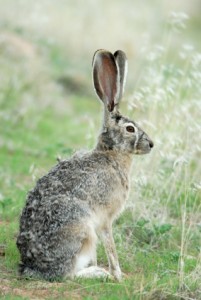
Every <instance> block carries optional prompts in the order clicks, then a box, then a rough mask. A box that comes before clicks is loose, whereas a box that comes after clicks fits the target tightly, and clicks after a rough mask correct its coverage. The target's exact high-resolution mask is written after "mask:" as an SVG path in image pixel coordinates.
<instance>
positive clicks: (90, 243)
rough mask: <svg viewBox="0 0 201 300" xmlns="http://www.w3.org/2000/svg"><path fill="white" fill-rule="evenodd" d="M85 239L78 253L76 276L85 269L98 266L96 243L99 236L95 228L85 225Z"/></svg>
mask: <svg viewBox="0 0 201 300" xmlns="http://www.w3.org/2000/svg"><path fill="white" fill-rule="evenodd" d="M84 227H85V233H86V235H85V238H84V239H83V240H82V246H81V248H80V251H79V252H78V253H77V255H76V257H75V268H74V274H75V275H76V274H77V272H79V271H81V270H83V269H84V268H86V267H88V266H90V265H92V266H96V265H97V257H96V243H97V236H96V233H95V230H94V228H93V226H91V225H90V224H87V225H86V224H85V226H84Z"/></svg>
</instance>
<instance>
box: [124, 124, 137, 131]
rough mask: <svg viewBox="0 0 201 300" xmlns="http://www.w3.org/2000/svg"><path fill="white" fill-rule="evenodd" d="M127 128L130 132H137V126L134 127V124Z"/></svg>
mask: <svg viewBox="0 0 201 300" xmlns="http://www.w3.org/2000/svg"><path fill="white" fill-rule="evenodd" d="M126 130H127V131H128V132H135V128H134V127H133V126H131V125H130V126H127V127H126Z"/></svg>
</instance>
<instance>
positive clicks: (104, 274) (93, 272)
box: [76, 266, 112, 279]
mask: <svg viewBox="0 0 201 300" xmlns="http://www.w3.org/2000/svg"><path fill="white" fill-rule="evenodd" d="M76 277H81V278H109V279H112V276H111V274H110V273H109V272H108V271H106V270H105V269H103V268H100V267H97V266H91V267H88V268H85V269H83V270H81V271H79V272H77V274H76Z"/></svg>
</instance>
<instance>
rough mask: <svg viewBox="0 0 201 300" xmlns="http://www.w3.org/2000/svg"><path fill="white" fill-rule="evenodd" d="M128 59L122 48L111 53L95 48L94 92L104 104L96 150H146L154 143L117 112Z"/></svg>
mask: <svg viewBox="0 0 201 300" xmlns="http://www.w3.org/2000/svg"><path fill="white" fill-rule="evenodd" d="M126 74H127V59H126V55H125V53H124V52H123V51H121V50H118V51H116V52H115V53H114V54H112V53H110V52H108V51H106V50H98V51H96V52H95V54H94V58H93V81H94V87H95V90H96V93H97V95H98V97H99V99H100V100H101V101H102V102H103V104H104V120H103V129H102V132H101V134H100V136H99V141H98V145H97V148H98V149H99V150H117V151H123V152H127V153H133V154H146V153H149V152H150V150H151V148H153V146H154V144H153V142H152V140H151V139H150V138H149V137H148V135H147V134H146V133H145V132H144V131H143V130H142V129H141V128H140V127H139V126H138V125H137V124H136V123H135V122H134V121H132V120H130V119H128V118H127V117H124V116H122V115H121V114H120V112H119V103H120V100H121V98H122V94H123V91H124V85H125V80H126Z"/></svg>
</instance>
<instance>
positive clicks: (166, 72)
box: [0, 0, 201, 300]
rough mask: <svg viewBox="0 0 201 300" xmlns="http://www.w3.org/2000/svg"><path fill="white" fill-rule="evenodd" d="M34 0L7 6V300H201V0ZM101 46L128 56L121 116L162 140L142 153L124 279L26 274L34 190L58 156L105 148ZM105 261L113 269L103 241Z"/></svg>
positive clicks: (3, 269) (3, 181) (0, 268)
mask: <svg viewBox="0 0 201 300" xmlns="http://www.w3.org/2000/svg"><path fill="white" fill-rule="evenodd" d="M27 2H29V4H30V5H31V9H32V10H31V13H30V7H29V5H28V4H27ZM27 2H26V1H15V2H14V1H11V0H9V1H7V4H5V2H4V5H2V3H3V1H0V3H1V5H2V10H1V12H0V16H1V22H0V66H1V67H0V298H1V299H153V300H157V299H167V300H169V299H170V300H171V299H196V300H199V299H201V159H200V158H201V84H200V83H201V52H200V46H201V44H200V41H199V38H198V37H199V30H198V28H199V29H200V27H201V25H200V24H201V23H200V21H199V17H198V15H197V12H198V11H199V8H200V6H199V2H197V1H195V3H193V4H192V7H191V6H190V5H189V3H188V2H187V1H186V2H185V1H184V4H185V5H184V4H182V2H181V3H180V2H179V1H178V3H179V4H178V6H177V5H176V4H175V5H176V6H175V7H174V6H173V7H171V5H170V4H168V1H167V2H166V1H162V2H163V5H162V4H160V3H161V2H159V1H153V5H152V6H151V5H150V4H148V3H144V4H142V3H141V4H139V7H138V10H135V6H134V4H132V3H131V1H129V0H127V1H125V3H124V4H122V3H121V1H116V2H114V1H111V2H110V3H108V2H107V3H106V1H98V2H97V4H96V5H97V6H95V4H94V2H93V1H89V0H88V1H87V2H86V6H85V7H83V8H80V7H79V5H78V4H76V3H73V1H69V2H68V3H67V1H60V2H58V3H57V4H51V3H50V1H43V3H41V5H39V4H34V3H32V4H31V2H30V1H27ZM134 3H135V4H136V5H137V2H136V1H134ZM175 11H176V12H175ZM183 11H185V12H183ZM188 12H189V14H188ZM112 13H113V14H114V15H112ZM15 14H16V18H15ZM27 14H28V15H29V17H30V18H26V16H27ZM102 14H104V17H103V16H102ZM121 14H122V15H121ZM156 16H158V19H156ZM110 17H113V26H110V27H109V24H110V22H109V20H111V18H110ZM120 17H121V19H120ZM118 18H119V19H118ZM143 18H144V23H143V21H142V20H143ZM65 22H66V23H65ZM93 24H95V25H96V26H95V27H92V25H93ZM59 25H60V26H59ZM107 26H108V27H107ZM95 28H96V29H95ZM96 30H97V31H96ZM112 34H113V35H112ZM82 36H83V39H82ZM98 48H107V49H108V50H111V51H115V50H116V49H118V48H121V49H122V50H124V51H125V52H126V53H127V56H128V61H129V72H128V82H127V85H126V92H125V97H124V99H123V101H122V107H121V111H122V112H123V113H124V114H126V115H129V116H130V117H132V118H133V119H134V120H135V121H136V122H138V123H139V124H140V125H141V127H142V128H143V129H144V130H145V131H146V132H147V133H148V134H149V136H150V137H151V138H152V139H153V141H154V143H155V147H154V149H153V151H152V153H150V154H149V155H146V156H135V157H134V162H133V171H132V186H131V192H130V197H129V200H128V203H127V209H126V210H125V212H124V213H123V214H122V215H121V216H120V218H119V219H118V220H117V221H116V223H115V224H114V237H115V242H116V247H117V252H118V255H119V261H120V265H121V268H122V271H123V273H124V279H123V281H122V282H121V283H117V282H115V281H109V280H105V281H103V280H98V279H96V280H95V279H94V280H81V279H79V280H78V279H76V280H74V281H65V282H58V283H48V282H45V281H35V280H26V281H25V280H21V279H19V277H18V273H17V266H18V262H19V254H18V251H17V248H16V245H15V243H16V236H17V232H18V226H19V216H20V213H21V210H22V208H23V205H24V203H25V198H26V193H27V191H28V190H29V189H30V188H32V187H33V186H34V184H35V182H36V180H37V179H38V178H39V177H40V176H42V175H43V174H45V173H46V172H47V171H48V170H49V169H50V168H51V167H52V166H53V165H54V164H56V159H57V157H62V158H67V157H70V155H71V154H72V153H74V152H75V151H76V150H78V149H80V148H84V149H91V148H93V146H94V145H95V143H96V137H97V135H98V133H99V130H100V127H101V120H102V107H101V103H100V102H99V101H98V99H97V97H96V96H95V93H94V92H93V87H92V81H91V59H92V56H93V52H94V51H95V50H96V49H98ZM98 263H99V265H100V266H103V267H105V268H107V267H108V266H107V258H106V255H105V252H104V249H103V246H102V244H101V243H100V244H99V245H98Z"/></svg>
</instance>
